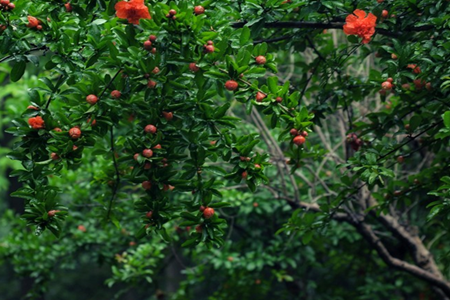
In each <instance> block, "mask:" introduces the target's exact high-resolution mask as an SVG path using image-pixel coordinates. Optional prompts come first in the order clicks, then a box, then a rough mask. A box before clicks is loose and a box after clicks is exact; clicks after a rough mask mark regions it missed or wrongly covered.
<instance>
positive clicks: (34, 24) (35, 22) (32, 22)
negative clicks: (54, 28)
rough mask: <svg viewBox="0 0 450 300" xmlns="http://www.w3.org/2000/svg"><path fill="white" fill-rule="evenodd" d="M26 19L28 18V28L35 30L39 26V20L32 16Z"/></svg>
mask: <svg viewBox="0 0 450 300" xmlns="http://www.w3.org/2000/svg"><path fill="white" fill-rule="evenodd" d="M27 18H28V24H27V27H29V28H36V27H37V26H38V25H39V24H40V22H39V20H38V19H36V18H35V17H33V16H28V17H27Z"/></svg>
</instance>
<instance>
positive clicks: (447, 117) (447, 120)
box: [442, 111, 450, 128]
mask: <svg viewBox="0 0 450 300" xmlns="http://www.w3.org/2000/svg"><path fill="white" fill-rule="evenodd" d="M442 118H443V119H444V124H445V127H447V128H450V111H446V112H445V113H444V114H443V115H442Z"/></svg>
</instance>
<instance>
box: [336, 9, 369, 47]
mask: <svg viewBox="0 0 450 300" xmlns="http://www.w3.org/2000/svg"><path fill="white" fill-rule="evenodd" d="M376 21H377V17H375V16H374V15H373V14H372V13H369V14H368V15H367V16H366V12H365V11H363V10H360V9H356V10H355V11H354V12H353V14H351V15H348V16H347V18H346V19H345V22H346V24H344V33H345V34H347V35H350V34H355V35H357V36H359V37H362V38H363V40H362V43H363V44H367V43H368V42H370V38H371V37H372V35H373V34H374V33H375V26H376Z"/></svg>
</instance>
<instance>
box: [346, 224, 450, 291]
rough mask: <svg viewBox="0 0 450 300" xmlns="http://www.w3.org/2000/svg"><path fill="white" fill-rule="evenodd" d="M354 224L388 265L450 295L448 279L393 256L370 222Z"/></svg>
mask: <svg viewBox="0 0 450 300" xmlns="http://www.w3.org/2000/svg"><path fill="white" fill-rule="evenodd" d="M352 225H353V226H355V228H356V229H357V230H358V232H359V233H360V234H361V235H362V236H363V237H364V238H365V239H366V240H367V241H368V242H369V243H370V244H371V245H372V247H373V248H374V249H375V250H376V251H377V253H378V255H379V256H380V257H381V259H382V260H383V261H384V262H385V263H386V264H387V265H388V266H391V267H394V268H397V269H399V270H402V271H405V272H408V273H410V274H411V275H413V276H415V277H417V278H420V279H422V280H424V281H426V282H428V283H430V284H431V285H433V286H436V287H438V288H439V289H441V291H442V292H443V293H444V294H445V295H446V296H448V297H450V284H449V283H448V282H447V281H446V280H444V279H442V278H440V277H438V276H436V275H434V274H432V273H431V272H429V271H426V270H424V269H421V268H420V267H418V266H415V265H412V264H410V263H408V262H406V261H403V260H400V259H398V258H395V257H392V256H391V254H390V253H389V252H388V250H387V249H386V247H385V246H384V244H383V242H382V241H381V240H380V239H379V238H378V236H377V235H376V234H375V233H374V232H373V230H372V228H371V227H370V226H369V225H368V224H365V223H362V222H357V223H353V224H352Z"/></svg>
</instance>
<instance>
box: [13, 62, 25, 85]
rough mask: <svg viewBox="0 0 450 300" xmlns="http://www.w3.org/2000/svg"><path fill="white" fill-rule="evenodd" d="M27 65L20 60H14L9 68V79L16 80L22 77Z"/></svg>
mask: <svg viewBox="0 0 450 300" xmlns="http://www.w3.org/2000/svg"><path fill="white" fill-rule="evenodd" d="M26 67H27V63H26V62H24V61H23V60H22V61H19V62H16V63H15V64H14V66H13V67H12V69H11V81H12V82H16V81H18V80H19V79H20V78H22V76H23V74H24V73H25V69H26Z"/></svg>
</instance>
